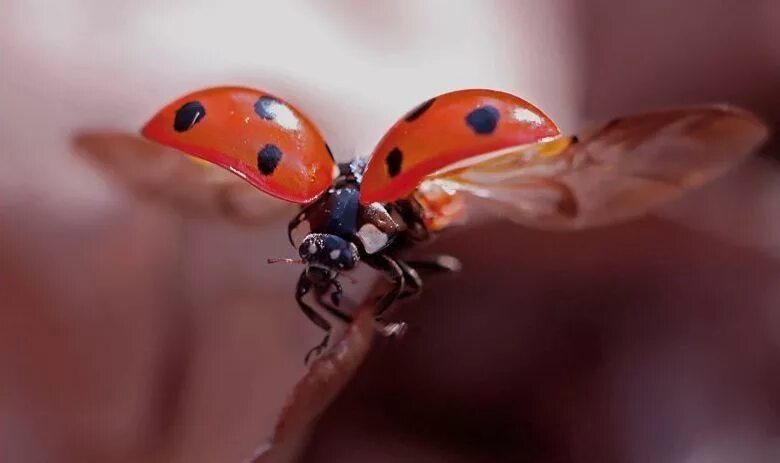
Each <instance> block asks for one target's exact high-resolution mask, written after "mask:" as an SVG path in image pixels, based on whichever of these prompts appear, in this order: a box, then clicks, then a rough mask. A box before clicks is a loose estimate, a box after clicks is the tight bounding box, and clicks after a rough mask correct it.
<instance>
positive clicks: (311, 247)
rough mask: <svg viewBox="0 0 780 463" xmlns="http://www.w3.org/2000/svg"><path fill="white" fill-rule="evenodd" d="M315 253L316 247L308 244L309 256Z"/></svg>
mask: <svg viewBox="0 0 780 463" xmlns="http://www.w3.org/2000/svg"><path fill="white" fill-rule="evenodd" d="M316 252H317V245H316V244H314V243H313V242H312V243H309V254H314V253H316Z"/></svg>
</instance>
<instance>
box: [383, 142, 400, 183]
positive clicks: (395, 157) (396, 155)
mask: <svg viewBox="0 0 780 463" xmlns="http://www.w3.org/2000/svg"><path fill="white" fill-rule="evenodd" d="M403 162H404V153H402V152H401V150H400V149H398V148H393V149H392V151H390V153H389V154H388V155H387V158H385V163H386V164H387V173H388V174H389V175H390V177H395V176H396V175H398V174H400V173H401V164H402V163H403Z"/></svg>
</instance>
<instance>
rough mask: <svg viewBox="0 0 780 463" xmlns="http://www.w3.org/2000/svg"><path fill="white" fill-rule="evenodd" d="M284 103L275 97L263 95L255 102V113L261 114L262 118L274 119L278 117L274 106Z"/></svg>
mask: <svg viewBox="0 0 780 463" xmlns="http://www.w3.org/2000/svg"><path fill="white" fill-rule="evenodd" d="M283 104H284V103H282V102H281V101H279V100H277V99H276V98H274V97H270V96H261V97H260V98H258V99H257V101H256V102H255V114H257V115H258V116H260V118H262V119H265V120H267V121H272V120H274V118H276V111H275V110H274V107H276V106H279V105H283Z"/></svg>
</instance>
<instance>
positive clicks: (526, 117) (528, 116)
mask: <svg viewBox="0 0 780 463" xmlns="http://www.w3.org/2000/svg"><path fill="white" fill-rule="evenodd" d="M512 113H513V114H512V115H513V116H515V119H517V120H518V121H526V122H532V123H534V124H538V125H541V124H542V123H544V121H543V120H542V118H541V117H539V115H538V114H535V113H534V112H533V111H531V110H530V109H526V108H515V109H514V110H513V111H512Z"/></svg>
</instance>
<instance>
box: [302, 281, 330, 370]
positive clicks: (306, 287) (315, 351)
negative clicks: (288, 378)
mask: <svg viewBox="0 0 780 463" xmlns="http://www.w3.org/2000/svg"><path fill="white" fill-rule="evenodd" d="M312 286H313V284H312V282H311V280H309V278H308V277H307V276H306V272H305V271H304V272H303V273H301V277H300V278H299V279H298V286H297V288H296V290H295V301H296V302H298V306H300V308H301V311H303V313H304V314H305V315H306V316H307V317H308V318H309V320H311V321H312V322H314V324H315V325H317V326H319V327H320V328H322V329H323V330H325V333H326V334H325V338H323V340H322V342H320V343H319V344H317V345H316V346H314V347H313V348H312V349H311V350H310V351H309V352H308V353H307V354H306V357H304V359H303V363H304V364H307V365H308V363H309V358H310V357H311V356H312V355H316V356H319V355H320V354H321V353H322V351H323V350H325V348H326V347H327V346H328V341H330V332H331V326H330V323H328V321H327V320H325V319H324V318H322V316H321V315H320V314H318V313H317V312H316V311H315V310H314V309H313V308H312V307H311V306H309V305H308V304H306V302H304V300H303V298H304V296H306V294H307V293H308V292H309V291H310V290H311V288H312Z"/></svg>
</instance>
